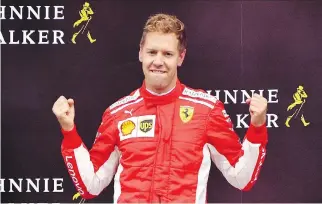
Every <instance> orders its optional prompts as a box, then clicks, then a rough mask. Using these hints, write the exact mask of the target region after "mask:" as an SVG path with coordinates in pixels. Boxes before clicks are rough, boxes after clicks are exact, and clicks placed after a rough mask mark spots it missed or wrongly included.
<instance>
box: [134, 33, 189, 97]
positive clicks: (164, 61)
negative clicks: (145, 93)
mask: <svg viewBox="0 0 322 204" xmlns="http://www.w3.org/2000/svg"><path fill="white" fill-rule="evenodd" d="M178 43H179V41H178V39H177V38H176V35H175V34H174V33H171V34H163V33H158V32H151V33H147V34H146V36H145V42H144V44H143V45H141V47H140V52H139V60H140V62H142V68H143V73H144V76H145V83H146V87H147V88H148V89H150V90H152V91H154V92H159V93H160V92H166V91H169V90H170V89H171V88H173V87H174V86H175V84H176V80H177V67H178V66H181V64H182V62H183V59H184V56H185V53H186V50H184V51H183V52H182V53H179V50H178Z"/></svg>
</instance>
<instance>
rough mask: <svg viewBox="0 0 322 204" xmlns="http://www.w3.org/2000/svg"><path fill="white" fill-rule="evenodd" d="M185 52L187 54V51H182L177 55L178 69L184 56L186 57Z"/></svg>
mask: <svg viewBox="0 0 322 204" xmlns="http://www.w3.org/2000/svg"><path fill="white" fill-rule="evenodd" d="M186 52H187V49H184V50H183V51H182V52H181V53H180V55H179V61H178V67H180V66H181V65H182V63H183V60H184V58H185V56H186Z"/></svg>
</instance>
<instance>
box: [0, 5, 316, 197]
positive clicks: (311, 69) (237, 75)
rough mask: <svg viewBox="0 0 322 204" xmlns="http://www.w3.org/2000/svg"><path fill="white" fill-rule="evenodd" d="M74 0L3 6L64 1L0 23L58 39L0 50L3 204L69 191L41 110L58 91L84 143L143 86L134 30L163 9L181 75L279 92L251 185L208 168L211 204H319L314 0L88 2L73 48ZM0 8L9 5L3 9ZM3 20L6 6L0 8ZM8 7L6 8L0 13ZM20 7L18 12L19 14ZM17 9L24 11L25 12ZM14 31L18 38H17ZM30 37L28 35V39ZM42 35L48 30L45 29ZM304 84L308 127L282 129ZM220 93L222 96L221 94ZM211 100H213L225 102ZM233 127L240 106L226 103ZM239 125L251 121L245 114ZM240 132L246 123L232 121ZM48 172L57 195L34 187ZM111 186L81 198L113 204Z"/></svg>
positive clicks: (296, 123) (52, 123)
mask: <svg viewBox="0 0 322 204" xmlns="http://www.w3.org/2000/svg"><path fill="white" fill-rule="evenodd" d="M83 3H84V2H83V1H78V0H77V1H76V0H73V1H71V0H70V1H66V0H55V1H54V0H47V1H40V0H39V1H35V0H33V1H28V4H27V2H24V3H23V2H18V1H12V2H10V1H1V4H2V5H5V6H9V5H14V6H16V7H17V6H27V5H30V6H47V5H48V6H54V5H61V6H64V19H63V20H52V19H51V20H44V19H43V17H42V19H41V20H26V19H25V20H19V19H16V20H10V19H5V20H1V26H2V27H1V31H2V35H3V37H4V39H5V40H6V41H9V30H15V31H16V33H17V35H18V36H17V37H21V30H49V32H50V33H51V32H52V30H61V31H63V32H64V38H63V39H64V42H65V44H57V45H54V44H52V43H50V44H48V45H38V44H35V45H30V44H27V45H22V44H19V45H12V44H5V45H1V127H2V129H1V178H2V179H5V180H4V191H5V192H3V193H2V194H1V195H2V196H1V201H2V202H69V203H70V202H79V200H80V199H78V200H75V201H73V200H72V196H73V194H74V193H75V188H74V186H73V184H72V181H71V179H70V178H69V175H68V173H67V169H66V168H65V166H64V163H63V160H62V157H61V153H60V144H61V140H62V135H61V134H60V130H59V126H58V123H57V121H56V119H55V117H54V115H53V113H52V111H51V108H52V105H53V103H54V101H55V100H56V99H57V98H58V97H59V96H60V95H64V96H66V97H72V98H74V99H75V102H76V123H77V125H78V130H79V132H80V134H81V136H82V138H83V140H84V142H85V144H86V145H87V146H88V147H91V145H92V143H93V141H94V137H95V133H96V128H97V127H98V124H99V123H100V119H101V115H102V113H103V112H104V110H105V109H106V108H107V107H108V106H109V105H110V104H111V103H113V102H114V101H115V100H117V99H118V98H120V97H122V96H124V95H127V94H129V93H130V92H131V91H132V90H134V89H135V88H137V87H138V86H140V85H141V83H142V80H143V75H142V73H141V65H140V63H139V61H138V49H139V47H138V45H139V40H140V38H141V32H142V27H143V25H144V23H145V21H146V19H147V18H148V16H149V15H151V14H154V13H157V12H166V13H170V14H175V15H177V16H178V17H179V18H180V19H182V21H184V22H185V24H186V26H187V32H188V53H187V56H186V60H185V62H184V64H183V67H181V68H180V69H179V77H180V80H181V81H182V82H183V83H185V84H187V85H189V86H191V87H193V88H202V89H205V90H212V93H214V92H215V90H222V91H223V90H228V91H230V92H233V90H237V91H238V96H240V93H241V90H246V91H248V92H249V93H250V91H249V90H252V89H253V90H260V89H263V90H264V96H266V97H267V96H268V95H267V90H272V89H275V90H277V91H278V92H277V99H274V100H278V102H277V103H269V104H268V105H269V109H268V113H270V114H274V115H276V117H278V120H277V124H278V127H272V128H269V144H268V147H267V157H266V161H265V163H264V166H263V168H262V171H261V175H260V177H259V180H258V181H257V183H256V185H255V186H254V188H253V189H252V190H251V191H250V192H240V191H238V190H236V189H234V188H233V187H231V186H229V184H228V183H227V182H226V181H225V180H224V178H223V177H222V176H221V174H220V172H219V171H218V170H217V169H216V168H214V165H212V166H213V168H212V170H211V174H210V177H209V184H208V194H209V195H208V201H209V202H245V203H247V202H322V194H321V190H322V174H321V170H322V159H321V154H322V148H321V147H322V134H321V130H322V127H321V126H322V120H321V117H320V115H321V113H322V111H321V105H322V97H321V93H322V82H321V76H322V55H321V50H322V24H321V22H322V3H320V2H319V1H302V2H295V1H210V0H209V1H192V0H189V1H184V0H181V1H180V0H179V1H166V0H164V1H138V0H135V1H125V0H120V1H117V0H96V1H89V3H90V4H91V7H92V9H93V11H94V12H95V14H94V15H93V19H92V20H91V22H90V24H89V28H90V30H91V33H92V36H93V37H94V38H96V39H97V41H96V42H95V43H93V44H91V43H90V42H89V41H88V39H87V38H86V35H85V34H84V35H79V36H78V37H77V44H76V45H74V44H72V43H71V41H70V39H71V37H72V34H73V33H74V32H75V31H77V30H76V29H74V28H73V23H74V22H75V21H76V20H77V19H78V18H79V14H78V12H79V10H80V9H81V7H82V4H83ZM6 13H7V12H6ZM7 14H8V15H10V11H9V13H7ZM7 14H6V15H7ZM25 14H26V13H25ZM25 14H24V17H26V15H25ZM19 33H20V34H19ZM33 39H34V40H35V41H37V37H35V36H33ZM49 40H50V41H52V34H49ZM299 85H303V86H304V89H305V91H306V92H307V94H308V96H309V97H308V98H307V102H306V104H305V105H304V106H303V110H304V115H305V118H306V120H307V121H309V122H311V123H310V125H309V126H307V127H304V126H303V124H302V123H301V121H300V120H299V118H297V119H294V120H292V121H291V127H290V128H287V127H286V126H285V124H284V123H285V120H286V118H287V116H288V115H290V113H289V112H287V110H286V109H287V107H288V105H289V104H291V103H292V102H293V99H292V98H293V94H294V93H295V91H296V88H297V87H298V86H299ZM221 94H222V92H221ZM224 99H225V98H224V95H220V100H224ZM226 109H227V112H228V113H229V114H230V115H231V118H232V120H233V122H234V123H235V124H236V123H237V117H236V115H237V114H247V112H248V107H247V105H245V104H243V103H241V99H240V97H239V98H238V100H237V103H236V104H234V103H228V104H226ZM245 121H247V122H249V120H245ZM235 130H236V132H237V133H238V134H239V135H240V137H241V138H242V137H243V136H244V134H245V132H246V128H236V129H235ZM9 178H12V179H14V180H16V181H18V179H19V178H22V179H26V178H29V179H32V180H35V179H36V178H40V183H41V185H40V190H39V191H40V192H35V191H34V190H32V192H26V188H27V187H26V185H25V180H23V187H22V188H23V189H22V192H17V191H16V190H15V192H8V191H9V190H10V185H9V182H8V180H7V179H9ZM45 178H49V179H50V181H49V191H52V189H53V181H52V180H51V179H53V178H60V179H63V184H62V186H63V192H43V191H44V190H43V189H44V187H43V182H44V179H45ZM112 195H113V184H110V186H109V187H108V188H107V189H106V190H104V191H103V193H102V194H101V195H100V196H99V197H98V198H95V199H93V200H91V202H112Z"/></svg>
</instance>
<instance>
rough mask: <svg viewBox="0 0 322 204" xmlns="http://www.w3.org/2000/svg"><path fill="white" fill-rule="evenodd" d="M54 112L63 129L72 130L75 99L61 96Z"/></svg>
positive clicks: (55, 104) (54, 107)
mask: <svg viewBox="0 0 322 204" xmlns="http://www.w3.org/2000/svg"><path fill="white" fill-rule="evenodd" d="M52 110H53V113H54V114H55V115H56V117H57V119H58V122H59V124H60V126H61V127H62V129H63V130H66V131H70V130H72V129H73V127H74V118H75V107H74V100H73V99H71V98H70V99H68V100H67V99H66V98H65V97H64V96H60V97H59V98H58V99H57V101H56V102H55V103H54V105H53V108H52Z"/></svg>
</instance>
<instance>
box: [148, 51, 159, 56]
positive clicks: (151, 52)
mask: <svg viewBox="0 0 322 204" xmlns="http://www.w3.org/2000/svg"><path fill="white" fill-rule="evenodd" d="M148 53H149V54H150V55H155V54H156V53H157V52H156V51H155V50H149V51H148Z"/></svg>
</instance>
